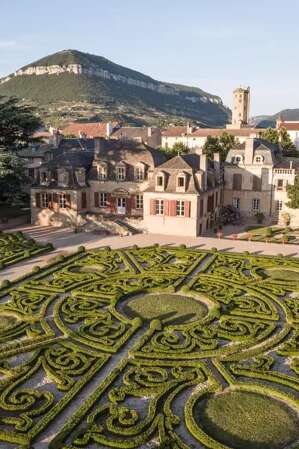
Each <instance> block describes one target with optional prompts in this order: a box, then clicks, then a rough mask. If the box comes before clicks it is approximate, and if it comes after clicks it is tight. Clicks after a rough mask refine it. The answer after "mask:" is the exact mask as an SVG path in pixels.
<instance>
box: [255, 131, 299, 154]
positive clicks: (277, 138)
mask: <svg viewBox="0 0 299 449" xmlns="http://www.w3.org/2000/svg"><path fill="white" fill-rule="evenodd" d="M260 137H261V138H262V139H264V140H267V141H268V142H271V143H274V144H275V145H280V146H281V148H282V150H283V152H284V153H285V154H286V155H288V154H289V155H291V154H294V152H295V151H296V146H295V145H294V143H293V142H292V140H291V137H290V135H289V133H288V131H287V130H286V128H279V129H274V128H267V129H266V130H264V131H262V132H261V133H260Z"/></svg>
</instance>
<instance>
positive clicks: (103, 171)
mask: <svg viewBox="0 0 299 449" xmlns="http://www.w3.org/2000/svg"><path fill="white" fill-rule="evenodd" d="M106 179H107V167H104V166H103V165H100V167H99V171H98V180H99V181H106Z"/></svg>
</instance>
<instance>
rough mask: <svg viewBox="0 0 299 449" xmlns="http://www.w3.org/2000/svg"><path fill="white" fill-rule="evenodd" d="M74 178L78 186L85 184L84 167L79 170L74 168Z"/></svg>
mask: <svg viewBox="0 0 299 449" xmlns="http://www.w3.org/2000/svg"><path fill="white" fill-rule="evenodd" d="M76 178H77V182H78V184H79V186H84V185H85V170H84V168H80V169H79V170H76Z"/></svg>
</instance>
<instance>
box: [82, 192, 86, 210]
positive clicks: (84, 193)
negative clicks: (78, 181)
mask: <svg viewBox="0 0 299 449" xmlns="http://www.w3.org/2000/svg"><path fill="white" fill-rule="evenodd" d="M81 207H82V209H86V207H87V197H86V192H82V193H81Z"/></svg>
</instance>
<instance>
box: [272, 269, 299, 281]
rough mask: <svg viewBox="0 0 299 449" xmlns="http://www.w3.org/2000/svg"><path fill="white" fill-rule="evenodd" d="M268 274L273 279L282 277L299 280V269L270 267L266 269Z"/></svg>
mask: <svg viewBox="0 0 299 449" xmlns="http://www.w3.org/2000/svg"><path fill="white" fill-rule="evenodd" d="M264 272H265V274H266V275H267V276H269V277H270V278H272V279H280V280H283V281H298V280H299V271H295V270H288V269H283V268H282V269H281V268H270V269H268V270H265V271H264Z"/></svg>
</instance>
